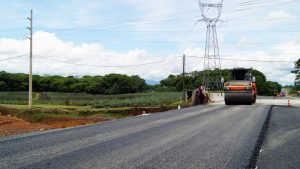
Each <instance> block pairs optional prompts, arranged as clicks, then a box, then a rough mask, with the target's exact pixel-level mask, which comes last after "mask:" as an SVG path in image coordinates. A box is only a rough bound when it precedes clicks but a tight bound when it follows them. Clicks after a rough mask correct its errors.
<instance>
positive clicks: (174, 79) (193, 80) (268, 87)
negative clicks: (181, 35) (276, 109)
mask: <svg viewBox="0 0 300 169" xmlns="http://www.w3.org/2000/svg"><path fill="white" fill-rule="evenodd" d="M205 74H209V75H210V76H220V75H222V77H224V80H225V81H228V80H230V76H231V73H230V71H229V70H227V69H224V70H219V69H217V70H207V71H194V72H191V73H187V74H186V75H185V79H184V81H185V87H186V89H187V90H194V89H196V88H197V87H198V86H199V85H202V84H204V83H203V76H204V75H205ZM252 75H253V76H255V77H256V85H257V88H258V94H259V95H266V96H273V95H274V94H276V93H279V92H280V91H281V88H282V86H281V85H280V84H279V83H277V82H272V81H267V80H266V76H265V75H264V74H263V73H262V72H260V71H258V70H252ZM182 79H183V76H182V75H169V76H168V78H166V79H163V80H161V81H160V85H156V90H159V91H182V88H183V85H182V82H183V80H182Z"/></svg>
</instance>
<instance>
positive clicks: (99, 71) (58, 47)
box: [0, 31, 181, 80]
mask: <svg viewBox="0 0 300 169" xmlns="http://www.w3.org/2000/svg"><path fill="white" fill-rule="evenodd" d="M33 37H34V44H33V47H34V60H33V72H34V73H35V74H42V75H56V74H57V75H65V76H68V75H79V76H81V75H86V74H90V75H105V74H109V73H124V74H130V75H136V74H138V75H140V76H141V77H143V78H146V79H151V80H160V79H162V78H165V77H167V76H168V75H169V74H172V73H173V74H174V73H175V74H176V73H178V70H180V67H181V62H180V61H179V60H178V59H179V58H178V57H175V56H166V57H158V56H155V57H152V56H150V55H149V54H148V53H147V52H146V51H145V50H143V49H134V50H131V51H128V52H127V53H116V52H114V51H109V50H107V49H105V48H104V46H102V45H101V44H99V43H83V44H81V45H75V44H74V43H72V42H65V41H62V40H60V39H59V38H57V37H56V35H55V34H53V33H48V32H42V31H39V32H36V33H35V34H34V36H33ZM28 48H29V42H28V40H14V39H0V60H1V59H5V58H8V57H14V56H16V55H20V54H24V53H27V52H28V51H29V50H28ZM55 60H59V61H65V62H70V63H75V64H83V65H95V66H83V65H73V64H67V63H62V62H57V61H55ZM156 61H158V62H157V63H156V64H151V65H144V66H137V67H117V68H111V67H96V66H123V65H139V64H144V63H152V62H156ZM160 61H162V62H160ZM0 66H1V68H2V70H5V71H8V72H24V73H26V72H28V57H22V58H17V59H14V60H8V61H3V62H0Z"/></svg>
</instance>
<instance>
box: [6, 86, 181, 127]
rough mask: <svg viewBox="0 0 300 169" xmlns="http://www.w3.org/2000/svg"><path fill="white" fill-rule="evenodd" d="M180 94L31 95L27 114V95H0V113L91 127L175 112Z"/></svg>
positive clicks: (50, 93) (63, 124)
mask: <svg viewBox="0 0 300 169" xmlns="http://www.w3.org/2000/svg"><path fill="white" fill-rule="evenodd" d="M181 94H182V93H179V92H173V93H172V92H162V93H154V92H153V93H152V92H149V93H136V94H123V95H90V94H79V93H55V92H41V93H33V109H31V110H28V107H27V103H28V101H27V100H28V93H27V92H0V112H1V113H2V114H4V115H11V116H16V117H19V118H22V119H24V120H27V121H30V122H33V123H35V122H37V123H44V124H49V125H51V126H55V127H57V128H62V127H71V126H76V125H82V124H90V123H96V122H102V121H107V120H113V119H120V118H124V117H128V116H135V115H139V114H141V113H143V112H144V111H145V112H147V113H154V112H161V111H166V110H169V109H174V108H176V107H177V106H178V104H182V102H180V97H181Z"/></svg>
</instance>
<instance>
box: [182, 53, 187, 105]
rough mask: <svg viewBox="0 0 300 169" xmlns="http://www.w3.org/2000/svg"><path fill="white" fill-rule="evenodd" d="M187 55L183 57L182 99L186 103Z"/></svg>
mask: <svg viewBox="0 0 300 169" xmlns="http://www.w3.org/2000/svg"><path fill="white" fill-rule="evenodd" d="M185 93H186V91H185V55H183V57H182V98H183V100H184V101H186V98H185V95H186V94H185Z"/></svg>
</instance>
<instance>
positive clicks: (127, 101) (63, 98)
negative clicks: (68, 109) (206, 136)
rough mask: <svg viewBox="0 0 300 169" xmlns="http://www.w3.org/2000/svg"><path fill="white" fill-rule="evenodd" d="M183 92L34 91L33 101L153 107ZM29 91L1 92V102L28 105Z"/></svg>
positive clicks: (41, 103)
mask: <svg viewBox="0 0 300 169" xmlns="http://www.w3.org/2000/svg"><path fill="white" fill-rule="evenodd" d="M180 96H181V93H179V92H165V93H154V92H153V93H151V92H149V93H136V94H123V95H90V94H79V93H54V92H41V93H33V103H34V104H36V105H65V106H92V107H95V108H105V107H111V108H116V107H141V106H142V107H145V106H146V107H152V106H167V105H169V104H172V103H174V102H178V101H180ZM27 100H28V93H27V92H0V104H15V105H26V104H27V103H28V101H27Z"/></svg>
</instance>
